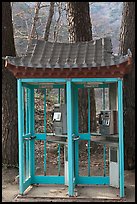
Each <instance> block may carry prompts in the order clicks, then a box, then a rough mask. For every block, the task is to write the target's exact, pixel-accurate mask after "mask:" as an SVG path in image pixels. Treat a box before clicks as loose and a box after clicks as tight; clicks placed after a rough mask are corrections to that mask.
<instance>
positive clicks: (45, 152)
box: [44, 89, 47, 176]
mask: <svg viewBox="0 0 137 204" xmlns="http://www.w3.org/2000/svg"><path fill="white" fill-rule="evenodd" d="M44 133H45V140H44V175H45V176H46V157H47V155H46V154H47V151H46V89H44Z"/></svg>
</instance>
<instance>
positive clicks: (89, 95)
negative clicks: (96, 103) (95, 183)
mask: <svg viewBox="0 0 137 204" xmlns="http://www.w3.org/2000/svg"><path fill="white" fill-rule="evenodd" d="M88 133H89V134H90V89H88ZM88 176H90V140H88Z"/></svg>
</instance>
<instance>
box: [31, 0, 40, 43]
mask: <svg viewBox="0 0 137 204" xmlns="http://www.w3.org/2000/svg"><path fill="white" fill-rule="evenodd" d="M40 4H41V2H36V3H35V14H34V19H33V24H32V27H31V31H30V35H29V40H31V39H33V38H35V37H36V38H37V39H38V34H37V29H36V22H37V21H38V19H39V10H40Z"/></svg>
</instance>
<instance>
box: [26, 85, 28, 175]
mask: <svg viewBox="0 0 137 204" xmlns="http://www.w3.org/2000/svg"><path fill="white" fill-rule="evenodd" d="M28 102H29V90H28V88H26V134H27V133H29V112H28ZM28 177H29V141H26V179H27V178H28Z"/></svg>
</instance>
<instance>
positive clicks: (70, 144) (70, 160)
mask: <svg viewBox="0 0 137 204" xmlns="http://www.w3.org/2000/svg"><path fill="white" fill-rule="evenodd" d="M67 131H68V184H69V186H68V193H69V196H73V195H74V188H73V173H74V172H73V142H72V133H73V132H72V84H71V81H70V80H69V81H67Z"/></svg>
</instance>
